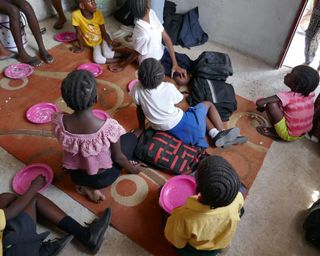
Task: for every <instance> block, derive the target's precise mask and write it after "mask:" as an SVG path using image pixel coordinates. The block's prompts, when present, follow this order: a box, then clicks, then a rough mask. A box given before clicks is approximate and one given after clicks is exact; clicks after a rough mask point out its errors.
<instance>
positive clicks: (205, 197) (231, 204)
mask: <svg viewBox="0 0 320 256" xmlns="http://www.w3.org/2000/svg"><path fill="white" fill-rule="evenodd" d="M196 184H197V193H198V195H196V196H192V197H189V198H188V199H187V201H186V203H185V204H184V205H183V206H180V207H177V208H176V209H174V210H173V211H172V213H171V216H170V217H169V218H168V220H167V223H166V227H165V236H166V238H167V239H168V241H169V242H170V243H172V244H173V245H174V247H175V249H176V251H177V252H178V254H179V255H183V256H185V255H187V256H189V255H208V256H209V255H210V256H214V255H217V254H218V252H219V250H220V249H224V248H226V247H227V246H228V245H229V244H230V241H231V239H232V237H233V235H234V233H235V231H236V228H237V225H238V222H239V220H240V213H241V212H242V210H241V209H242V207H243V203H244V198H243V195H242V193H240V192H239V190H240V186H241V183H240V179H239V177H238V175H237V174H236V172H235V171H234V169H233V168H232V166H231V165H230V164H229V163H228V162H227V161H226V160H225V159H223V158H222V157H220V156H209V157H207V158H205V159H204V160H202V161H201V162H200V163H199V166H198V168H197V172H196Z"/></svg>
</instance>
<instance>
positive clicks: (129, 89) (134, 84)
mask: <svg viewBox="0 0 320 256" xmlns="http://www.w3.org/2000/svg"><path fill="white" fill-rule="evenodd" d="M138 82H139V80H138V79H134V80H131V81H130V82H129V83H128V91H129V92H130V91H131V90H132V89H133V87H135V86H136V84H137V83H138Z"/></svg>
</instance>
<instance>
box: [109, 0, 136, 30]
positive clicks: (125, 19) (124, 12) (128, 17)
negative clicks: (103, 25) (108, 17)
mask: <svg viewBox="0 0 320 256" xmlns="http://www.w3.org/2000/svg"><path fill="white" fill-rule="evenodd" d="M113 16H114V17H115V18H116V19H117V20H118V21H120V22H121V23H122V24H124V25H126V26H132V25H134V17H133V15H132V13H131V11H130V6H129V1H126V2H125V3H124V4H123V5H122V6H121V7H120V9H119V10H117V11H116V12H115V13H114V14H113Z"/></svg>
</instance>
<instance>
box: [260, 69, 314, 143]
mask: <svg viewBox="0 0 320 256" xmlns="http://www.w3.org/2000/svg"><path fill="white" fill-rule="evenodd" d="M284 84H285V85H286V86H287V87H289V89H290V91H285V92H278V93H277V94H276V95H274V96H271V97H267V98H261V99H258V100H257V101H256V105H257V109H258V110H259V111H261V112H262V111H264V110H266V113H267V115H268V118H269V121H270V122H271V124H272V127H263V126H258V127H257V131H258V132H259V133H260V134H262V135H265V136H268V137H271V138H273V139H275V140H279V139H282V140H284V141H294V140H297V139H300V138H302V136H303V135H304V134H306V133H307V132H309V131H310V130H311V129H312V122H313V115H314V103H313V102H314V97H315V93H314V90H315V89H316V88H317V86H318V84H319V73H318V72H317V71H316V70H315V69H313V68H311V67H308V66H305V65H300V66H296V67H294V68H293V69H292V71H291V72H290V73H289V74H287V75H286V76H285V77H284Z"/></svg>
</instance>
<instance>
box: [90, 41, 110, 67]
mask: <svg viewBox="0 0 320 256" xmlns="http://www.w3.org/2000/svg"><path fill="white" fill-rule="evenodd" d="M102 45H103V43H102V44H101V45H96V46H93V61H94V62H95V63H97V64H105V63H106V61H107V58H106V57H105V56H104V54H103V52H102Z"/></svg>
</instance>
